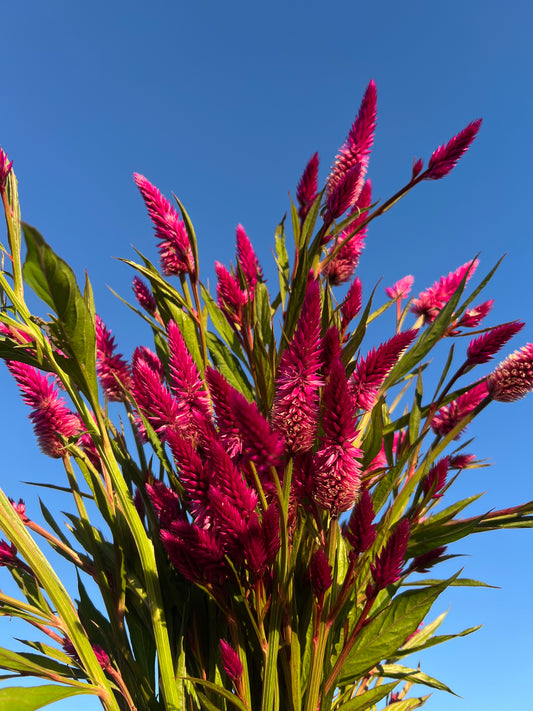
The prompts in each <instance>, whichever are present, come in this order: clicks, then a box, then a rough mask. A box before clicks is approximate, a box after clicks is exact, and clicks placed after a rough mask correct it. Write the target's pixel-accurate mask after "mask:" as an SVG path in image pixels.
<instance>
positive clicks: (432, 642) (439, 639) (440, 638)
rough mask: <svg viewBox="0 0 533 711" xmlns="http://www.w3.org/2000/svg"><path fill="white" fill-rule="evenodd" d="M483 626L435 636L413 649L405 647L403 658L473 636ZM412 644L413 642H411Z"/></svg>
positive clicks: (414, 646)
mask: <svg viewBox="0 0 533 711" xmlns="http://www.w3.org/2000/svg"><path fill="white" fill-rule="evenodd" d="M481 627H482V625H476V626H475V627H468V628H467V629H465V630H463V631H462V632H457V633H456V634H441V635H435V636H434V637H430V638H429V639H428V640H426V641H425V642H423V643H422V644H415V645H413V646H412V647H404V648H403V649H402V652H403V650H404V649H405V652H406V653H405V654H402V657H405V656H407V655H408V654H418V652H421V651H422V650H423V649H429V648H430V647H436V646H437V645H438V644H443V643H444V642H448V641H449V640H451V639H457V638H458V637H466V636H467V635H469V634H472V633H473V632H477V631H478V630H480V629H481ZM409 641H410V642H411V640H409Z"/></svg>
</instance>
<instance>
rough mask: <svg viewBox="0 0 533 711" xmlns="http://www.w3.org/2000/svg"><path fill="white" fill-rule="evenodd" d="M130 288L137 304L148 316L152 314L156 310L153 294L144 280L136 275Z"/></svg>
mask: <svg viewBox="0 0 533 711" xmlns="http://www.w3.org/2000/svg"><path fill="white" fill-rule="evenodd" d="M132 288H133V293H134V294H135V298H136V299H137V303H138V304H139V306H140V307H141V308H143V309H144V310H145V311H147V312H148V313H149V314H150V316H154V315H155V312H156V311H157V304H156V303H155V299H154V295H153V294H152V292H151V291H150V289H149V288H148V287H147V286H146V284H145V283H144V281H143V280H142V279H140V278H139V277H138V276H135V277H133V284H132Z"/></svg>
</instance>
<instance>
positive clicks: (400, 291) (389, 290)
mask: <svg viewBox="0 0 533 711" xmlns="http://www.w3.org/2000/svg"><path fill="white" fill-rule="evenodd" d="M414 280H415V278H414V277H413V276H411V274H407V276H404V277H402V279H400V280H399V281H397V282H396V283H395V284H393V285H392V286H387V287H386V289H385V293H386V294H387V296H388V297H389V299H406V298H407V297H408V296H409V292H410V291H411V287H412V286H413V282H414Z"/></svg>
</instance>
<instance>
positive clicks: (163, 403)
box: [132, 348, 182, 440]
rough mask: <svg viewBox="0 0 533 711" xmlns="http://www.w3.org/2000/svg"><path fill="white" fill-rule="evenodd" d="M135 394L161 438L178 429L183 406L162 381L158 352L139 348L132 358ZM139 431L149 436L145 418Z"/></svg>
mask: <svg viewBox="0 0 533 711" xmlns="http://www.w3.org/2000/svg"><path fill="white" fill-rule="evenodd" d="M132 374H133V397H134V398H135V401H136V403H137V405H138V407H139V409H140V411H141V412H142V414H143V415H144V417H145V418H146V419H147V420H148V422H149V423H150V425H151V426H152V427H153V429H154V430H155V431H156V433H157V435H158V436H159V438H160V439H162V440H164V439H165V438H166V435H167V432H168V431H169V430H172V429H176V423H177V422H178V418H179V416H180V414H181V410H182V408H181V407H180V403H179V402H178V400H177V399H176V398H175V397H173V395H172V393H171V392H170V390H169V389H168V388H167V386H166V385H165V384H164V383H163V368H162V365H161V362H160V361H159V359H158V357H157V356H156V355H155V353H152V352H151V351H149V349H147V348H136V349H135V352H134V353H133V358H132ZM138 427H139V432H140V434H141V436H142V437H145V436H146V433H145V432H144V426H143V424H142V422H138Z"/></svg>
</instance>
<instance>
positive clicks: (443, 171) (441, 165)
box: [423, 119, 482, 180]
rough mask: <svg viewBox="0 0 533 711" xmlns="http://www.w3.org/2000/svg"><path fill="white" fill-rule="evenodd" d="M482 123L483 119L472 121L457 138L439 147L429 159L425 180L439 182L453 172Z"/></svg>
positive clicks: (424, 175)
mask: <svg viewBox="0 0 533 711" xmlns="http://www.w3.org/2000/svg"><path fill="white" fill-rule="evenodd" d="M481 121H482V119H477V121H472V123H469V124H468V126H466V127H465V128H463V130H462V131H460V132H459V133H458V134H457V135H456V136H454V137H453V138H451V139H450V140H449V141H448V143H446V144H444V145H442V146H439V147H438V148H437V149H436V150H435V151H433V153H432V155H431V158H430V159H429V163H428V168H427V170H426V172H425V173H424V174H423V178H424V180H439V179H440V178H444V176H445V175H448V173H450V172H451V171H452V170H453V168H454V167H455V166H456V165H457V163H458V162H459V160H460V159H461V157H462V156H463V155H464V154H465V153H466V151H467V150H468V149H469V147H470V144H471V143H472V141H473V140H474V138H475V137H476V135H477V132H478V131H479V128H480V126H481Z"/></svg>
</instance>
